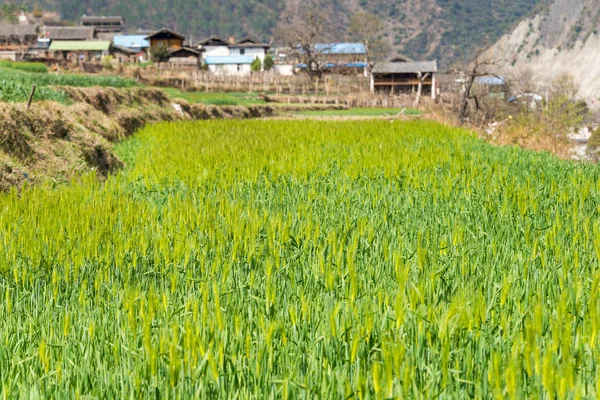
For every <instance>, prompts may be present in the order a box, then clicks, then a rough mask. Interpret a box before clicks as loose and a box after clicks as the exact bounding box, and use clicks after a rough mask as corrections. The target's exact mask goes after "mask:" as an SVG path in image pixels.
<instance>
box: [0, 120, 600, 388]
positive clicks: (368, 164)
mask: <svg viewBox="0 0 600 400" xmlns="http://www.w3.org/2000/svg"><path fill="white" fill-rule="evenodd" d="M119 150H120V152H121V156H122V158H123V159H124V160H125V161H126V162H128V164H129V168H128V169H126V170H125V171H123V172H121V173H119V174H118V175H115V176H112V177H110V178H108V180H107V181H105V182H99V181H98V180H97V179H96V178H95V177H94V176H91V175H90V176H88V177H86V178H84V179H83V181H82V182H76V183H74V184H72V185H68V186H63V187H59V188H57V189H50V188H48V187H43V186H41V187H35V188H29V189H28V188H26V189H24V190H23V191H22V192H21V193H16V192H12V193H10V194H6V195H2V196H1V197H0V254H2V255H3V257H1V258H0V290H1V291H2V292H1V293H2V295H3V298H4V300H3V302H2V303H0V393H1V394H2V395H3V396H4V397H5V398H16V397H19V396H20V397H23V398H29V397H43V398H48V397H55V398H66V397H80V398H84V397H85V398H90V397H98V398H113V397H114V398H146V397H156V398H163V397H167V396H168V397H169V398H194V397H195V398H202V397H207V398H230V397H234V398H235V397H238V398H251V397H253V398H297V397H300V398H337V399H339V398H352V397H355V398H391V397H397V398H400V397H405V398H437V397H440V398H471V397H476V398H523V397H531V398H542V397H543V396H547V397H548V398H554V397H555V396H556V397H559V398H581V397H584V398H591V397H596V395H597V394H598V390H597V383H598V374H599V372H600V369H599V365H598V362H599V355H600V353H599V352H598V333H599V323H600V304H599V300H600V293H599V282H600V280H599V278H600V273H599V272H598V260H599V258H600V237H599V234H600V220H599V219H598V210H599V204H600V203H599V202H600V194H599V192H598V188H599V178H600V173H599V169H598V167H596V166H591V165H579V164H571V163H566V162H561V161H558V160H556V159H555V158H553V157H551V156H549V155H546V154H535V153H528V152H525V151H522V150H518V149H515V148H494V147H491V146H489V145H487V144H485V143H483V142H481V141H479V140H478V139H476V138H474V137H472V136H470V135H469V134H468V133H467V132H465V131H462V130H456V129H451V128H446V127H443V126H441V125H438V124H435V123H432V122H423V121H416V122H407V123H394V124H390V123H389V122H388V121H360V122H356V121H353V122H322V121H321V122H318V121H261V120H257V121H208V122H186V123H163V124H158V125H155V126H153V127H150V128H147V129H144V130H143V131H141V132H140V133H139V134H137V135H136V136H135V138H134V139H131V140H129V141H126V142H124V143H123V144H122V145H121V147H120V149H119Z"/></svg>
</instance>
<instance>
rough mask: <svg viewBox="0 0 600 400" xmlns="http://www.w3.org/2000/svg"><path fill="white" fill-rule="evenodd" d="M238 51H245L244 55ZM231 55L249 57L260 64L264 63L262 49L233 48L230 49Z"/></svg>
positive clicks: (263, 50) (263, 51)
mask: <svg viewBox="0 0 600 400" xmlns="http://www.w3.org/2000/svg"><path fill="white" fill-rule="evenodd" d="M240 50H245V54H242V53H241V52H240ZM231 55H232V56H241V55H244V56H250V57H252V58H257V57H258V58H259V59H260V62H261V63H262V62H264V61H265V49H263V48H262V47H251V48H248V47H246V48H244V49H236V48H233V49H231Z"/></svg>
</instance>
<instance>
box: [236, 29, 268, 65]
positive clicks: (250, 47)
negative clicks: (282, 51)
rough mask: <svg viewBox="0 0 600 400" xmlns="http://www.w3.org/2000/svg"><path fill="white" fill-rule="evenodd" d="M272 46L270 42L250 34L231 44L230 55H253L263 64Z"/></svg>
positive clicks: (253, 57)
mask: <svg viewBox="0 0 600 400" xmlns="http://www.w3.org/2000/svg"><path fill="white" fill-rule="evenodd" d="M270 47H271V45H270V44H267V43H262V42H261V41H260V40H257V39H255V38H252V37H250V36H247V37H245V38H243V39H241V40H239V41H237V42H235V43H233V44H230V45H229V49H230V56H232V57H237V56H248V57H252V59H253V60H254V59H256V58H258V59H259V60H260V62H261V64H262V63H264V62H265V56H266V55H267V51H269V48H270Z"/></svg>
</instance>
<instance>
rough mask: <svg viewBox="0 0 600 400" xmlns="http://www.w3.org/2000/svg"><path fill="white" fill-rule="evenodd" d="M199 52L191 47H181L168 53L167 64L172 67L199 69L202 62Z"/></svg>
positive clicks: (200, 52)
mask: <svg viewBox="0 0 600 400" xmlns="http://www.w3.org/2000/svg"><path fill="white" fill-rule="evenodd" d="M201 54H202V51H201V50H198V49H194V48H192V47H181V48H179V49H173V50H171V51H169V64H171V66H173V67H190V68H194V69H197V68H200V66H201V64H202V62H201V58H200V55H201Z"/></svg>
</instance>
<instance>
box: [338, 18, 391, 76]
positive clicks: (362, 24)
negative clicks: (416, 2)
mask: <svg viewBox="0 0 600 400" xmlns="http://www.w3.org/2000/svg"><path fill="white" fill-rule="evenodd" d="M384 27H385V26H384V24H383V21H381V18H379V17H378V16H377V15H375V14H371V13H357V14H354V15H353V16H352V18H351V19H350V25H349V26H348V33H349V34H350V36H351V37H354V38H356V39H357V40H359V41H360V42H361V43H362V44H363V45H364V46H365V63H366V64H367V68H368V71H369V72H370V71H371V68H372V67H373V63H374V62H375V61H378V60H381V59H384V58H386V57H387V56H388V55H389V53H390V51H391V47H390V46H389V45H388V44H387V43H385V42H384V41H383V40H381V39H380V38H379V35H380V34H381V32H382V31H383V29H384Z"/></svg>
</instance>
